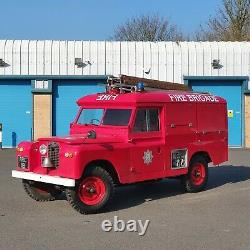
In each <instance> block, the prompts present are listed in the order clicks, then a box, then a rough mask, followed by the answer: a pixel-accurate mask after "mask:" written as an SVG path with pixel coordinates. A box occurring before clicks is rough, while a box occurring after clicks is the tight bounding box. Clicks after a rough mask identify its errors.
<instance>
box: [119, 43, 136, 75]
mask: <svg viewBox="0 0 250 250" xmlns="http://www.w3.org/2000/svg"><path fill="white" fill-rule="evenodd" d="M121 66H122V64H121ZM128 75H132V76H135V75H136V42H128Z"/></svg>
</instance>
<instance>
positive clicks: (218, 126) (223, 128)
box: [17, 91, 228, 184]
mask: <svg viewBox="0 0 250 250" xmlns="http://www.w3.org/2000/svg"><path fill="white" fill-rule="evenodd" d="M77 104H78V105H79V107H80V110H79V113H78V115H77V117H76V119H75V121H74V122H73V123H72V124H71V126H70V135H69V136H66V137H49V138H40V139H38V140H37V141H35V142H22V143H20V144H19V146H18V151H17V157H18V156H27V157H28V161H29V164H28V168H27V169H23V168H19V167H17V170H18V171H28V172H32V173H38V174H43V175H49V176H59V177H65V178H70V179H75V180H77V179H80V178H81V176H82V175H83V173H84V170H85V168H86V167H87V166H89V165H90V164H91V163H93V162H96V161H97V162H102V163H103V164H107V165H108V166H109V168H112V169H113V171H114V172H115V173H116V175H117V176H118V179H119V182H120V183H121V184H125V183H133V182H139V181H144V180H150V179H158V178H164V177H173V176H179V175H184V174H187V172H188V165H189V162H190V159H191V158H192V157H193V156H194V155H195V154H197V153H201V154H204V155H206V157H207V159H208V160H209V161H211V162H213V164H214V165H218V164H220V163H222V162H225V161H227V160H228V128H227V105H226V101H225V100H224V99H223V98H221V97H218V96H213V95H210V94H201V93H193V92H180V91H162V92H159V91H143V92H134V93H124V94H116V93H98V94H94V95H89V96H85V97H83V98H81V99H79V100H78V101H77ZM83 107H84V108H90V109H94V108H103V109H106V108H112V109H117V108H119V109H128V108H129V109H131V116H130V119H129V123H128V125H126V126H110V125H99V126H96V125H81V124H78V123H77V119H78V116H79V115H80V112H81V109H82V108H83ZM143 107H144V108H156V109H158V110H159V124H160V125H159V127H160V129H159V131H152V132H133V126H134V123H135V117H136V113H137V110H138V109H140V108H143ZM90 130H93V131H95V133H96V138H93V139H91V138H88V136H87V134H88V132H89V131H90ZM50 142H57V143H58V144H59V149H60V151H59V166H58V167H57V168H53V167H52V168H44V167H42V164H41V154H40V152H39V147H40V145H42V144H45V145H48V144H49V143H50ZM20 148H21V149H22V150H20ZM176 150H177V154H176V153H175V152H176ZM178 150H180V151H178ZM180 152H182V153H183V152H184V153H183V155H184V156H185V157H186V158H185V157H184V158H185V159H184V158H183V159H182V161H186V165H185V162H184V163H183V164H182V165H178V166H179V167H173V157H176V155H177V157H178V153H180ZM67 154H68V155H70V156H71V157H66V156H65V155H67Z"/></svg>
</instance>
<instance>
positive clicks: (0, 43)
mask: <svg viewBox="0 0 250 250" xmlns="http://www.w3.org/2000/svg"><path fill="white" fill-rule="evenodd" d="M6 42H7V41H6V40H0V58H1V59H3V60H4V61H5V44H6ZM5 62H6V61H5ZM0 75H4V67H0Z"/></svg>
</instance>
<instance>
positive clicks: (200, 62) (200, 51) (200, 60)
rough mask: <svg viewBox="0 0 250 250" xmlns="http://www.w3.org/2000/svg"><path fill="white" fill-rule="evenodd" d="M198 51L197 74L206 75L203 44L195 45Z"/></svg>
mask: <svg viewBox="0 0 250 250" xmlns="http://www.w3.org/2000/svg"><path fill="white" fill-rule="evenodd" d="M195 49H196V74H197V75H199V76H203V75H204V48H203V43H202V42H197V43H195Z"/></svg>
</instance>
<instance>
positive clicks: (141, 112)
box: [133, 109, 147, 132]
mask: <svg viewBox="0 0 250 250" xmlns="http://www.w3.org/2000/svg"><path fill="white" fill-rule="evenodd" d="M133 130H134V131H135V132H144V131H147V122H146V109H138V110H137V112H136V118H135V125H134V129H133Z"/></svg>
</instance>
